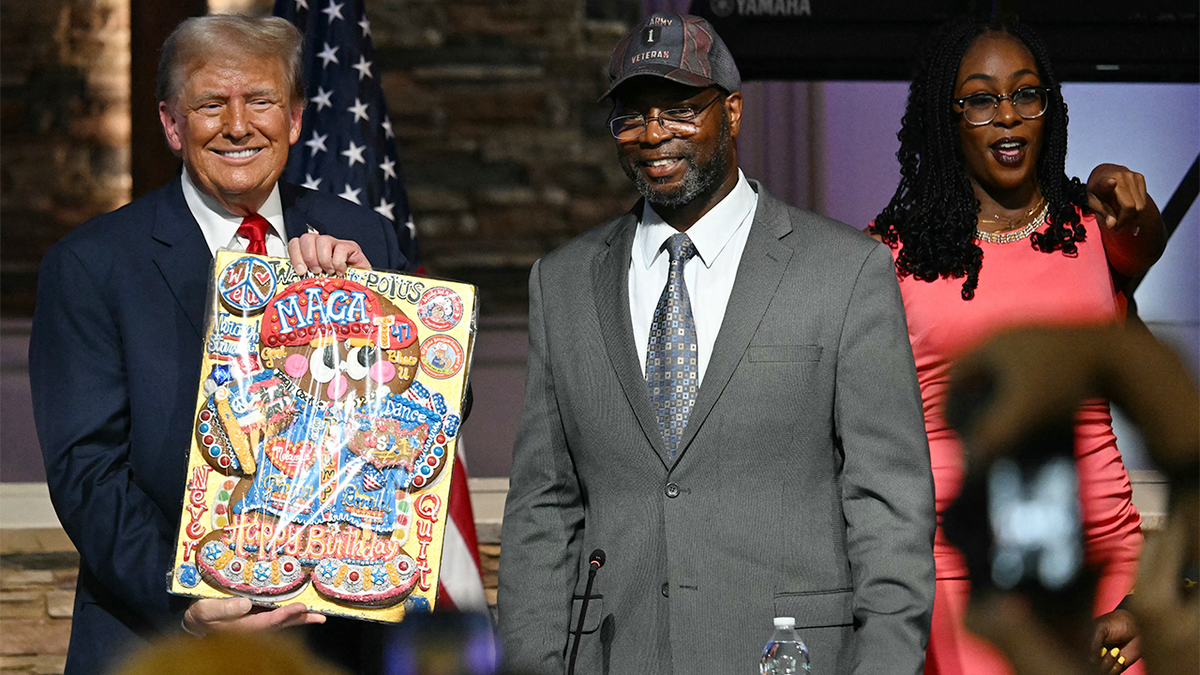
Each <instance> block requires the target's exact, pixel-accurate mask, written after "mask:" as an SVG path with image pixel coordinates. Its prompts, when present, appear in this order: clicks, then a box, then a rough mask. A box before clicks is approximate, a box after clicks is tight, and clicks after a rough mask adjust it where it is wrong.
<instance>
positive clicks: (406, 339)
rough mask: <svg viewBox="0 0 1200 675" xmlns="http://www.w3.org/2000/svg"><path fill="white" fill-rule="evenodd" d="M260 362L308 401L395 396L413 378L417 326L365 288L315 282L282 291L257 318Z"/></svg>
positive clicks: (341, 282) (342, 282) (417, 350)
mask: <svg viewBox="0 0 1200 675" xmlns="http://www.w3.org/2000/svg"><path fill="white" fill-rule="evenodd" d="M260 341H261V343H262V351H261V357H262V359H263V360H264V361H269V362H270V364H271V366H272V367H274V368H276V369H279V370H281V371H282V372H283V373H284V374H286V376H287V377H288V379H289V380H290V381H291V383H292V389H293V391H296V392H298V393H299V394H300V395H301V396H307V397H308V398H310V399H313V400H325V401H342V400H355V399H360V398H362V397H365V396H369V395H377V394H389V393H390V394H400V393H402V392H404V390H406V389H408V387H409V385H410V384H411V383H412V381H413V378H414V377H415V376H416V364H417V360H418V356H419V354H420V346H419V345H418V344H417V326H416V324H415V323H413V321H412V320H411V319H409V318H408V317H407V316H405V314H404V312H402V311H400V309H399V308H398V307H396V306H395V305H393V304H392V303H391V302H389V301H388V300H385V299H383V298H380V297H379V296H378V295H376V294H374V293H372V292H370V291H369V290H367V288H366V287H365V286H362V285H361V284H358V283H355V282H353V281H347V280H345V279H331V278H325V277H320V278H315V279H305V280H303V281H299V282H296V283H294V284H292V285H290V286H288V287H287V288H286V289H284V290H283V292H281V293H280V294H279V295H278V296H277V297H276V298H275V299H274V300H272V301H271V303H270V305H269V306H268V307H267V310H266V313H265V314H264V316H263V324H262V328H261V334H260Z"/></svg>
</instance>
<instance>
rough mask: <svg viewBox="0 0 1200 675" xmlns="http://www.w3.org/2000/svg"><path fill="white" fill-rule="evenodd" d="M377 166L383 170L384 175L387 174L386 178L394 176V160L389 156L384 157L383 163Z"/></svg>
mask: <svg viewBox="0 0 1200 675" xmlns="http://www.w3.org/2000/svg"><path fill="white" fill-rule="evenodd" d="M379 168H380V169H381V170H383V175H384V176H387V177H388V178H395V177H396V162H395V161H394V160H392V158H391V157H388V158H386V159H384V160H383V163H382V164H380V165H379Z"/></svg>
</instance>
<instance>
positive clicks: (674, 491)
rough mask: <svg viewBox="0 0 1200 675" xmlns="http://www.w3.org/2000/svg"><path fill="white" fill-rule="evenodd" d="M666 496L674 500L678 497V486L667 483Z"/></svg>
mask: <svg viewBox="0 0 1200 675" xmlns="http://www.w3.org/2000/svg"><path fill="white" fill-rule="evenodd" d="M667 496H668V497H670V498H671V499H674V498H676V497H678V496H679V486H678V485H676V484H674V483H667Z"/></svg>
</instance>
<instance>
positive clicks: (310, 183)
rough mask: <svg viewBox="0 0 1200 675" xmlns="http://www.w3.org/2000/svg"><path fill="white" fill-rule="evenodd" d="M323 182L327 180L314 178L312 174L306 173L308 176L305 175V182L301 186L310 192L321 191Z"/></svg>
mask: <svg viewBox="0 0 1200 675" xmlns="http://www.w3.org/2000/svg"><path fill="white" fill-rule="evenodd" d="M323 180H325V179H324V178H313V177H312V174H310V173H306V174H304V182H303V183H301V185H303V186H304V187H306V188H308V189H309V190H320V189H321V181H323Z"/></svg>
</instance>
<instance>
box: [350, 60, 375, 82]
mask: <svg viewBox="0 0 1200 675" xmlns="http://www.w3.org/2000/svg"><path fill="white" fill-rule="evenodd" d="M371 63H372V62H371V61H368V60H367V57H365V56H360V57H358V63H356V64H354V65H353V66H351V68H353V69H355V70H357V71H358V81H359V82H362V81H363V78H366V77H371Z"/></svg>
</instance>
